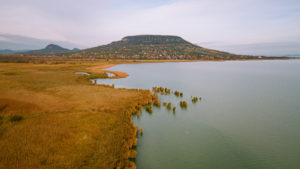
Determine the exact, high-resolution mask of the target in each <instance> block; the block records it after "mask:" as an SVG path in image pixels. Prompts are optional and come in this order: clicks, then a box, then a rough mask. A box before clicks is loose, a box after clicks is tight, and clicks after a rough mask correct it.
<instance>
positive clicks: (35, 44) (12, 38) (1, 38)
mask: <svg viewBox="0 0 300 169" xmlns="http://www.w3.org/2000/svg"><path fill="white" fill-rule="evenodd" d="M48 44H56V45H59V46H64V47H65V48H68V49H72V48H75V47H77V48H84V46H81V45H78V44H74V43H72V42H68V41H56V40H48V39H38V38H33V37H27V36H22V35H14V34H5V33H0V50H3V49H9V50H13V51H24V50H38V49H41V48H43V47H44V46H46V45H48Z"/></svg>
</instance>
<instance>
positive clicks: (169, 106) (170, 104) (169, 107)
mask: <svg viewBox="0 0 300 169" xmlns="http://www.w3.org/2000/svg"><path fill="white" fill-rule="evenodd" d="M171 106H172V103H171V102H169V103H168V104H167V109H168V110H170V109H171Z"/></svg>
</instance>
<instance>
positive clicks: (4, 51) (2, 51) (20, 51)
mask: <svg viewBox="0 0 300 169" xmlns="http://www.w3.org/2000/svg"><path fill="white" fill-rule="evenodd" d="M27 51H28V50H10V49H0V54H15V53H22V52H27Z"/></svg>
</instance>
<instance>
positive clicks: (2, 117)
mask: <svg viewBox="0 0 300 169" xmlns="http://www.w3.org/2000/svg"><path fill="white" fill-rule="evenodd" d="M118 63H119V62H118ZM106 64H108V63H106V62H97V63H95V62H81V61H80V62H79V61H72V62H66V63H63V64H57V63H56V64H32V63H0V168H5V169H10V168H14V169H21V168H101V169H106V168H108V169H110V168H118V167H119V168H125V167H131V168H134V165H133V163H132V162H131V161H129V159H130V152H131V151H132V150H130V148H131V147H133V146H134V142H135V141H136V140H135V139H136V138H135V132H136V128H135V127H134V126H133V124H132V119H131V112H133V111H135V110H134V109H133V107H135V106H137V105H139V106H140V105H141V104H144V103H146V102H148V101H149V99H151V95H150V93H149V92H147V91H141V90H127V89H114V88H111V87H105V86H98V85H93V84H91V83H90V82H89V81H88V80H87V78H86V76H85V75H78V74H75V73H74V72H77V71H80V72H82V71H87V72H91V73H92V75H95V76H99V77H101V76H105V75H104V74H103V72H102V71H99V70H98V69H90V67H93V66H99V65H106ZM109 64H117V63H109ZM96 72H97V73H96Z"/></svg>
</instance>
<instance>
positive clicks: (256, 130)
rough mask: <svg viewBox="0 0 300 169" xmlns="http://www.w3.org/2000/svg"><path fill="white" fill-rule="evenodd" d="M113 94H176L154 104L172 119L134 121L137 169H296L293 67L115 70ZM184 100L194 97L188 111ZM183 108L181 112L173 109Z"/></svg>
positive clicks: (298, 138) (188, 65)
mask: <svg viewBox="0 0 300 169" xmlns="http://www.w3.org/2000/svg"><path fill="white" fill-rule="evenodd" d="M110 70H116V71H124V72H127V73H128V74H129V77H127V78H124V79H105V80H98V81H97V82H98V83H106V84H112V83H114V84H115V86H116V87H126V88H144V89H151V87H152V86H164V87H168V88H171V89H172V90H180V91H182V92H183V93H184V97H183V98H176V97H175V96H174V95H169V96H160V98H161V100H162V101H167V102H169V101H171V102H172V103H173V105H176V107H177V111H176V113H175V114H173V113H172V111H168V110H166V108H165V107H163V106H162V107H161V108H153V113H152V115H150V114H148V113H147V112H143V114H142V115H141V116H140V118H139V119H138V118H136V117H135V118H134V122H135V124H137V125H138V126H139V127H143V129H144V135H143V136H142V137H140V139H139V142H138V148H137V149H138V155H137V158H136V164H137V168H138V169H158V168H162V169H196V168H203V169H244V168H245V169H258V168H259V169H284V168H288V169H299V168H300V160H299V159H300V88H299V87H300V61H299V60H284V61H227V62H184V63H145V64H127V65H118V66H115V67H112V68H110ZM191 96H201V97H202V98H203V100H202V101H201V102H198V103H196V104H193V103H192V102H191V98H190V97H191ZM181 100H187V101H188V108H187V110H183V109H180V108H179V102H180V101H181Z"/></svg>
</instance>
